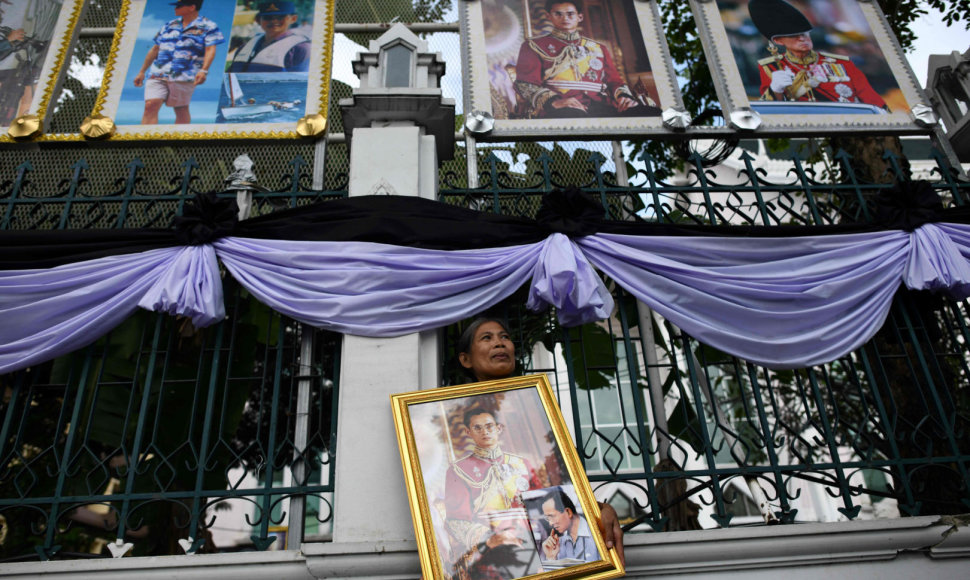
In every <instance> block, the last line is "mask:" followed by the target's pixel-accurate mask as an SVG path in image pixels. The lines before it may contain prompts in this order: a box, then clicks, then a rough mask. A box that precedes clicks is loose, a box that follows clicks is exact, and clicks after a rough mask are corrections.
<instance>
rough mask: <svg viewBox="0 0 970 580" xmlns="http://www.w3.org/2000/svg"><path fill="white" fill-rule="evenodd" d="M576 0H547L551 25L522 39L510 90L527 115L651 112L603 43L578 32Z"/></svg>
mask: <svg viewBox="0 0 970 580" xmlns="http://www.w3.org/2000/svg"><path fill="white" fill-rule="evenodd" d="M583 7H584V6H583V1H582V0H569V1H566V2H564V1H562V0H547V2H546V11H547V12H548V13H549V19H550V20H551V22H552V24H553V26H555V30H553V31H552V32H550V33H549V34H545V35H542V36H536V37H533V38H529V39H527V40H526V41H525V42H524V43H522V47H521V48H520V49H519V57H518V60H517V62H516V65H515V91H516V93H517V94H518V95H519V100H520V102H521V103H522V104H523V105H524V108H525V109H526V115H527V116H528V117H529V118H575V117H618V116H657V115H660V109H659V108H657V107H656V106H653V103H649V104H644V103H641V102H640V101H639V100H637V98H636V96H635V95H634V94H633V92H632V91H631V90H630V88H629V87H628V86H627V84H626V81H625V80H624V79H623V77H622V76H621V75H620V73H619V71H617V70H616V65H615V64H614V63H613V56H612V55H611V54H610V50H609V49H608V48H607V47H606V45H605V44H603V43H600V42H597V41H595V40H593V39H591V38H587V37H585V36H582V35H581V34H580V31H579V26H580V24H581V23H582V22H583Z"/></svg>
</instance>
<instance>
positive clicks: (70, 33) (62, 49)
mask: <svg viewBox="0 0 970 580" xmlns="http://www.w3.org/2000/svg"><path fill="white" fill-rule="evenodd" d="M86 5H87V2H86V0H74V8H73V9H72V10H71V15H70V16H69V17H68V19H67V22H66V25H65V27H64V34H62V35H61V38H60V42H58V43H57V51H56V52H55V53H54V57H53V61H51V60H50V59H51V55H50V54H48V55H47V58H45V59H44V64H43V65H42V67H46V66H47V64H48V63H51V68H50V74H49V75H48V77H47V83H46V84H45V85H44V91H43V93H42V96H41V98H40V102H38V103H37V110H36V111H28V112H27V115H24V116H22V117H20V118H18V119H17V120H16V121H14V124H13V125H11V126H10V127H8V128H7V135H8V136H0V142H3V141H8V142H9V141H11V140H22V139H27V138H31V139H34V138H38V137H41V135H42V133H43V132H44V127H43V124H44V123H43V120H44V119H45V118H46V117H47V109H48V107H49V106H50V102H51V99H52V98H53V95H54V89H55V87H56V86H57V81H58V80H59V79H60V78H61V76H62V75H63V74H64V73H65V71H64V61H65V57H66V56H67V52H68V49H69V48H70V47H71V43H72V40H73V39H74V38H75V33H76V31H77V25H78V22H79V21H80V19H81V15H82V14H83V13H84V8H85V6H86ZM61 10H62V11H63V10H64V6H63V5H61ZM57 18H58V24H57V25H55V28H54V30H57V26H58V25H59V24H60V19H61V14H58V15H57ZM53 40H54V39H53V38H52V39H51V41H53ZM38 84H39V83H38ZM32 117H36V118H37V120H38V123H39V125H38V127H37V130H36V131H34V132H32V133H31V134H30V135H29V136H25V137H21V136H19V135H15V133H19V131H20V130H19V129H14V127H15V126H16V125H17V124H21V125H23V123H22V122H21V120H24V122H25V123H28V124H30V123H32V122H33V121H32V119H31V118H32Z"/></svg>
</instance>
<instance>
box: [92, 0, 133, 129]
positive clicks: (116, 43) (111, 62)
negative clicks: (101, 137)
mask: <svg viewBox="0 0 970 580" xmlns="http://www.w3.org/2000/svg"><path fill="white" fill-rule="evenodd" d="M130 9H131V0H124V1H123V2H122V3H121V12H120V13H119V14H118V23H117V24H116V25H115V35H114V38H112V39H111V50H109V51H108V60H107V61H105V63H104V75H103V76H102V77H101V90H99V91H98V98H97V99H96V100H95V101H94V108H93V109H92V110H91V116H92V117H93V116H95V115H101V114H102V109H103V108H104V102H105V100H107V98H108V88H109V87H110V86H111V78H112V77H113V76H114V72H115V63H116V62H117V61H118V49H119V48H120V46H121V38H122V37H123V36H124V31H125V25H126V24H127V22H128V13H129V12H130V11H131V10H130ZM135 33H136V34H137V31H136V32H135ZM133 56H134V55H133Z"/></svg>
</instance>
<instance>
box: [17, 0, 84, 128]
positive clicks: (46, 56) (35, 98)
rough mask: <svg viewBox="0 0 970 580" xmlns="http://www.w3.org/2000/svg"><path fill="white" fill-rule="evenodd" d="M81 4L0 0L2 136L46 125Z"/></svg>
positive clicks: (54, 0)
mask: <svg viewBox="0 0 970 580" xmlns="http://www.w3.org/2000/svg"><path fill="white" fill-rule="evenodd" d="M85 4H86V3H85V1H84V0H6V1H4V2H0V127H2V129H3V131H2V136H0V140H3V141H12V140H14V139H26V138H32V137H36V136H38V135H40V134H41V133H42V132H43V131H44V129H45V128H46V125H47V121H48V119H49V117H50V114H51V113H52V112H53V107H52V106H51V104H52V103H51V99H52V98H53V97H54V95H56V94H57V92H58V88H59V85H60V83H61V81H62V79H63V76H64V71H65V69H66V68H67V63H66V62H65V61H67V60H68V58H67V57H68V55H69V54H71V49H72V47H73V44H74V42H75V40H76V39H77V32H78V29H79V28H80V26H79V23H80V21H81V17H82V16H83V12H84V7H85Z"/></svg>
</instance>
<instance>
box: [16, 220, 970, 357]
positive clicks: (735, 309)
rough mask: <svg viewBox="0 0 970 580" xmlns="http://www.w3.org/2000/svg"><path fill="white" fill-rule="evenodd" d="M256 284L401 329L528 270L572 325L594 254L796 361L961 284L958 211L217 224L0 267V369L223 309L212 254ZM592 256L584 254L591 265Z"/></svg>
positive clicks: (285, 299)
mask: <svg viewBox="0 0 970 580" xmlns="http://www.w3.org/2000/svg"><path fill="white" fill-rule="evenodd" d="M217 257H218V259H219V260H221V261H222V264H223V265H224V266H225V268H226V270H228V271H229V273H230V274H232V275H233V276H234V277H235V278H236V279H237V280H238V281H239V282H240V283H241V284H242V285H243V286H244V287H245V288H246V289H248V290H249V291H250V292H251V293H252V294H253V295H254V296H255V297H256V298H257V299H258V300H260V301H261V302H263V303H265V304H267V305H269V306H270V307H272V308H273V309H275V310H277V311H279V312H281V313H283V314H285V315H287V316H290V317H292V318H295V319H297V320H300V321H303V322H306V323H308V324H311V325H314V326H319V327H323V328H329V329H333V330H336V331H339V332H345V333H350V334H357V335H362V336H372V337H386V336H399V335H402V334H407V333H411V332H417V331H420V330H427V329H431V328H437V327H440V326H443V325H447V324H451V323H453V322H456V321H457V320H460V319H462V318H466V317H468V316H472V315H474V314H476V313H478V312H480V311H482V310H484V309H486V308H488V307H489V306H492V305H494V304H495V303H497V302H499V301H500V300H502V299H503V298H505V297H507V296H509V295H510V294H512V293H513V292H514V291H515V290H516V289H518V288H519V287H520V286H521V285H522V284H525V283H528V282H529V281H530V280H531V285H530V288H529V298H528V306H529V307H530V308H532V309H534V310H538V309H541V308H544V307H546V306H554V307H555V308H556V309H557V311H558V316H559V319H560V321H561V322H562V323H563V324H564V325H566V326H573V325H578V324H583V323H587V322H592V321H595V320H601V319H603V318H606V317H608V316H609V315H610V312H611V310H612V309H613V301H612V298H611V297H610V294H609V292H608V291H607V289H606V287H605V286H604V284H603V282H602V280H601V279H600V277H599V276H598V275H597V274H596V272H595V271H594V270H593V269H592V266H595V267H596V268H598V269H599V270H601V271H602V272H603V273H604V274H606V275H608V276H610V277H611V278H612V279H613V280H614V281H616V283H618V284H619V285H621V286H622V287H624V288H626V289H627V290H628V291H629V292H630V293H631V294H633V295H634V296H636V297H637V298H638V299H639V300H642V301H643V302H644V303H646V304H647V305H649V306H650V307H651V308H653V309H654V310H656V311H657V312H658V313H660V314H661V315H663V316H664V317H666V318H667V319H668V320H670V321H671V322H672V323H673V324H676V325H677V326H679V327H680V328H682V329H684V330H685V331H686V332H688V333H689V334H691V335H693V336H694V337H696V338H697V339H699V340H701V341H703V342H706V343H708V344H710V345H712V346H714V347H717V348H719V349H721V350H724V351H725V352H728V353H730V354H733V355H737V356H739V357H741V358H744V359H746V360H749V361H752V362H755V363H758V364H762V365H766V366H769V367H774V368H797V367H803V366H810V365H813V364H819V363H823V362H827V361H830V360H833V359H835V358H838V357H839V356H842V355H845V354H847V353H849V352H851V351H852V350H854V349H856V348H858V347H859V346H861V345H862V344H864V343H865V342H866V341H867V340H869V339H870V338H871V337H872V336H873V335H874V334H875V333H876V331H877V330H878V329H879V327H880V326H881V325H882V324H883V321H884V320H885V318H886V316H887V314H888V312H889V307H890V303H891V301H892V297H893V295H894V294H895V292H896V290H897V289H898V288H899V286H900V284H905V285H906V286H907V287H909V288H913V289H925V290H937V291H939V290H945V291H947V292H950V293H951V294H952V295H953V296H955V297H957V298H965V297H967V296H970V263H968V260H970V226H966V225H959V224H942V223H941V224H926V225H923V226H922V227H920V228H917V229H916V230H915V231H913V232H912V233H906V232H902V231H886V232H880V233H874V234H871V233H866V234H852V235H827V236H814V237H793V238H741V237H673V236H671V237H668V236H624V235H617V234H594V235H591V236H587V237H583V238H579V239H577V240H570V239H569V238H567V237H566V236H564V235H562V234H552V235H551V236H549V237H548V238H546V239H545V240H543V241H542V242H539V243H536V244H529V245H521V246H510V247H502V248H486V249H477V250H459V251H445V250H427V249H418V248H411V247H402V246H392V245H386V244H377V243H370V242H302V241H283V240H263V239H247V238H237V237H226V238H222V239H220V240H218V241H216V242H214V243H213V244H212V245H200V246H187V247H183V248H168V249H161V250H151V251H147V252H143V253H139V254H127V255H120V256H112V257H108V258H101V259H97V260H90V261H86V262H79V263H75V264H69V265H65V266H59V267H56V268H51V269H49V270H10V271H0V322H2V324H0V373H5V372H10V371H12V370H16V369H20V368H24V367H27V366H30V365H32V364H36V363H38V362H42V361H45V360H49V359H51V358H54V357H56V356H60V355H63V354H66V353H69V352H71V351H73V350H75V349H77V348H80V347H82V346H84V345H86V344H89V343H91V342H93V341H94V340H96V339H97V338H99V337H100V336H102V335H103V334H105V333H106V332H108V331H109V330H111V329H112V328H113V327H114V326H116V325H117V324H119V323H120V322H121V321H122V320H124V318H125V317H127V316H129V315H130V314H131V313H132V312H133V311H134V309H135V308H137V307H138V306H141V307H143V308H146V309H150V310H154V311H158V312H167V313H169V314H176V315H181V316H186V317H189V318H190V319H191V320H192V322H193V324H195V325H196V326H198V327H202V326H207V325H209V324H213V323H215V322H218V321H219V320H222V319H223V318H224V317H225V312H224V310H223V297H222V285H221V281H220V278H219V270H218V262H217V259H216V258H217ZM591 264H592V266H591Z"/></svg>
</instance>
